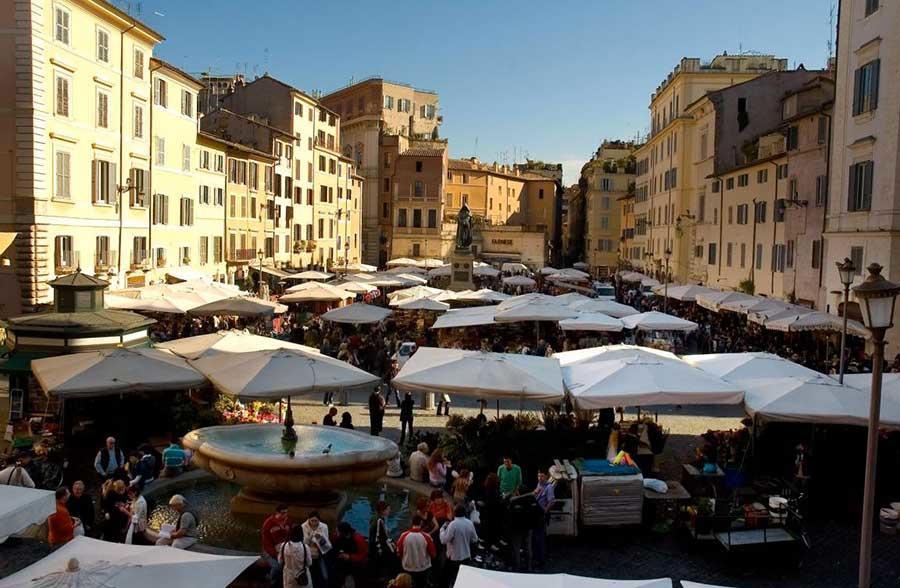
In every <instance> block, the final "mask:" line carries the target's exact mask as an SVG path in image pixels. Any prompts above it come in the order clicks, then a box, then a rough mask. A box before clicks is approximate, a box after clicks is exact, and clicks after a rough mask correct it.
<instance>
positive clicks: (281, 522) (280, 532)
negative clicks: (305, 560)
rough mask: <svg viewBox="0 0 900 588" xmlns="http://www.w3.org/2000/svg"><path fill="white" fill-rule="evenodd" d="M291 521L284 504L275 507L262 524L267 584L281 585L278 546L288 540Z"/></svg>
mask: <svg viewBox="0 0 900 588" xmlns="http://www.w3.org/2000/svg"><path fill="white" fill-rule="evenodd" d="M291 526H292V521H291V518H290V517H289V516H288V507H287V505H286V504H279V505H278V506H276V507H275V513H274V514H272V515H270V516H269V518H267V519H266V520H265V521H263V524H262V532H261V533H262V537H261V539H262V550H263V559H265V560H266V562H267V563H268V564H269V582H270V583H271V584H272V585H273V586H274V585H278V586H280V585H281V564H280V563H278V545H280V544H282V543H284V542H285V541H287V540H288V539H289V538H290V535H291Z"/></svg>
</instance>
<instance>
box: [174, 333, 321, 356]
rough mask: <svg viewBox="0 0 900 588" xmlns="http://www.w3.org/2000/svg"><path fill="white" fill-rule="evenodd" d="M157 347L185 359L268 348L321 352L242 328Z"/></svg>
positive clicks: (189, 338)
mask: <svg viewBox="0 0 900 588" xmlns="http://www.w3.org/2000/svg"><path fill="white" fill-rule="evenodd" d="M156 347H157V349H163V350H166V351H171V352H172V353H174V354H175V355H178V356H180V357H183V358H185V359H200V358H201V357H211V356H213V355H219V354H223V353H246V352H248V351H264V350H267V349H299V350H302V351H306V352H309V353H318V352H319V350H318V349H315V348H313V347H307V346H306V345H300V344H299V343H291V342H290V341H282V340H281V339H275V338H274V337H263V336H261V335H254V334H253V333H251V332H249V331H246V330H240V329H231V330H228V331H218V332H216V333H208V334H206V335H195V336H194V337H185V338H184V339H175V340H174V341H168V342H166V343H160V344H158V345H157V346H156Z"/></svg>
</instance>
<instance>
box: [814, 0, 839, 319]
mask: <svg viewBox="0 0 900 588" xmlns="http://www.w3.org/2000/svg"><path fill="white" fill-rule="evenodd" d="M840 10H841V9H840V2H838V21H840V18H841V17H840ZM835 59H837V53H836V52H835ZM835 78H837V64H836V63H835ZM835 91H836V90H835ZM833 104H834V102H832V105H833ZM820 116H824V117H826V118H827V119H828V144H827V145H826V147H825V201H824V202H823V203H822V237H821V238H822V245H821V247H820V248H819V254H820V255H821V256H822V258H824V257H825V255H824V254H825V238H824V235H825V229H826V221H827V220H828V200H829V196H831V194H830V192H831V125H832V122H833V119H832V118H831V115H830V114H826V113H825V112H824V111H823V112H822V113H821V115H820ZM824 269H825V264H824V263H822V259H820V260H819V289H820V290H821V289H822V278H823V277H824ZM816 302H818V300H817V301H816Z"/></svg>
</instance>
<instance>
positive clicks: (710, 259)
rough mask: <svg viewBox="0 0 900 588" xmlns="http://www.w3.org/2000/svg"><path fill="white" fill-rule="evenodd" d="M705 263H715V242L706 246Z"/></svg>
mask: <svg viewBox="0 0 900 588" xmlns="http://www.w3.org/2000/svg"><path fill="white" fill-rule="evenodd" d="M706 263H707V264H708V265H715V264H716V244H715V243H710V244H709V245H708V247H707V256H706Z"/></svg>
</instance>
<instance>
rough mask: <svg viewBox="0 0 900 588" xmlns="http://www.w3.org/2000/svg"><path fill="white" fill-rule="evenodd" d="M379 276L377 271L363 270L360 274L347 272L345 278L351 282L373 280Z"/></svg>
mask: <svg viewBox="0 0 900 588" xmlns="http://www.w3.org/2000/svg"><path fill="white" fill-rule="evenodd" d="M377 277H378V274H377V273H369V272H361V273H358V274H347V275H346V276H344V278H343V279H344V280H350V281H351V282H371V281H372V280H374V279H375V278H377Z"/></svg>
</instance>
